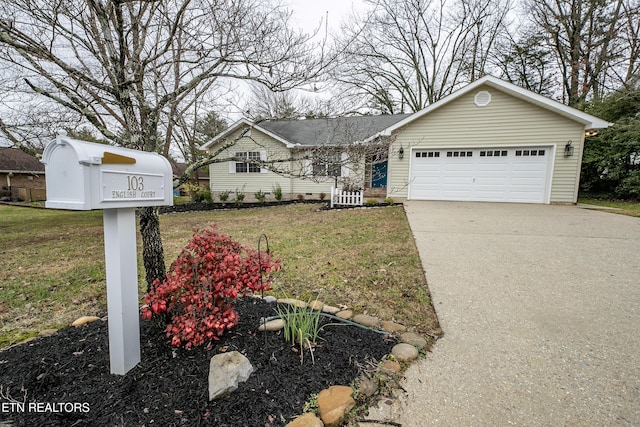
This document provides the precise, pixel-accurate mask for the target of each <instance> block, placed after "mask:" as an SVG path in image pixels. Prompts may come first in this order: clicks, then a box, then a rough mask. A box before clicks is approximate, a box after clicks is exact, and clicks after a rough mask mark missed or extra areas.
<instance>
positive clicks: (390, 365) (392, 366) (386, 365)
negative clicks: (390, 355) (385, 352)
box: [380, 360, 402, 374]
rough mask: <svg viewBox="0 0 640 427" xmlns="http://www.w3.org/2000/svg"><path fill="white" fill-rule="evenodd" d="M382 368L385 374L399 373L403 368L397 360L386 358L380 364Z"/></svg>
mask: <svg viewBox="0 0 640 427" xmlns="http://www.w3.org/2000/svg"><path fill="white" fill-rule="evenodd" d="M380 369H381V370H382V372H384V373H385V374H397V373H398V372H400V371H401V370H402V366H400V364H399V363H398V362H396V361H395V360H385V361H384V362H382V364H381V365H380Z"/></svg>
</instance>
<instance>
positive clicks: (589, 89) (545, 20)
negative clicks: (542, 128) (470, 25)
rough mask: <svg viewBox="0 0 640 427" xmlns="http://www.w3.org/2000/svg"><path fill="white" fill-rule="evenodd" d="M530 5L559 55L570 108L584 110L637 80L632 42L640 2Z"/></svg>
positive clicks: (530, 1) (573, 0)
mask: <svg viewBox="0 0 640 427" xmlns="http://www.w3.org/2000/svg"><path fill="white" fill-rule="evenodd" d="M526 4H527V12H528V14H529V16H530V17H531V19H532V21H533V22H534V23H535V25H536V29H537V31H539V32H540V33H541V34H544V36H545V39H546V44H547V46H549V47H550V48H551V49H552V51H553V53H554V57H555V62H556V65H557V67H558V70H559V73H560V75H561V76H562V89H563V90H562V93H563V101H564V102H565V103H567V104H569V105H572V106H576V105H580V104H582V103H583V102H584V101H585V100H587V99H588V98H589V97H590V96H595V97H600V96H602V94H603V93H606V92H607V91H609V90H612V89H614V88H616V87H619V86H620V85H621V84H624V83H625V81H624V80H628V79H631V78H632V76H634V74H633V73H634V70H637V59H638V51H637V40H636V41H635V43H634V44H635V48H634V47H633V46H634V44H630V43H629V42H630V41H632V40H633V38H634V36H633V34H634V31H635V32H637V28H638V23H637V19H638V18H637V17H638V7H639V6H638V5H639V3H638V1H637V0H553V1H552V0H527V2H526ZM634 29H635V30H634ZM629 36H630V37H629ZM625 37H627V39H626V40H625ZM627 55H629V57H628V58H629V59H627V58H625V56H627ZM629 73H631V74H629Z"/></svg>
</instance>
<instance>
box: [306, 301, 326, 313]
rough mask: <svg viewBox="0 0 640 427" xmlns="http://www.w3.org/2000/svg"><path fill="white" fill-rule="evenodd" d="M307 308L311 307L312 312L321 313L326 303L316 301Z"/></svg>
mask: <svg viewBox="0 0 640 427" xmlns="http://www.w3.org/2000/svg"><path fill="white" fill-rule="evenodd" d="M307 307H309V308H310V309H311V310H315V311H320V310H322V307H324V303H323V302H322V301H318V300H315V301H313V302H310V303H309V304H307Z"/></svg>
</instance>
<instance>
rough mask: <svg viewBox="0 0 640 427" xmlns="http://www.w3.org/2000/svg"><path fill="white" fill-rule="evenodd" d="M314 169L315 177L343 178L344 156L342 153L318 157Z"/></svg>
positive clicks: (314, 162) (315, 159) (314, 161)
mask: <svg viewBox="0 0 640 427" xmlns="http://www.w3.org/2000/svg"><path fill="white" fill-rule="evenodd" d="M312 167H313V175H314V176H342V156H341V154H340V153H329V154H327V153H323V154H322V155H316V156H314V158H313V162H312Z"/></svg>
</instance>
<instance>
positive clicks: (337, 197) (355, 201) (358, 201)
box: [331, 187, 363, 207]
mask: <svg viewBox="0 0 640 427" xmlns="http://www.w3.org/2000/svg"><path fill="white" fill-rule="evenodd" d="M362 204H363V194H362V191H342V190H340V189H337V188H335V187H331V207H334V206H362Z"/></svg>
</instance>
